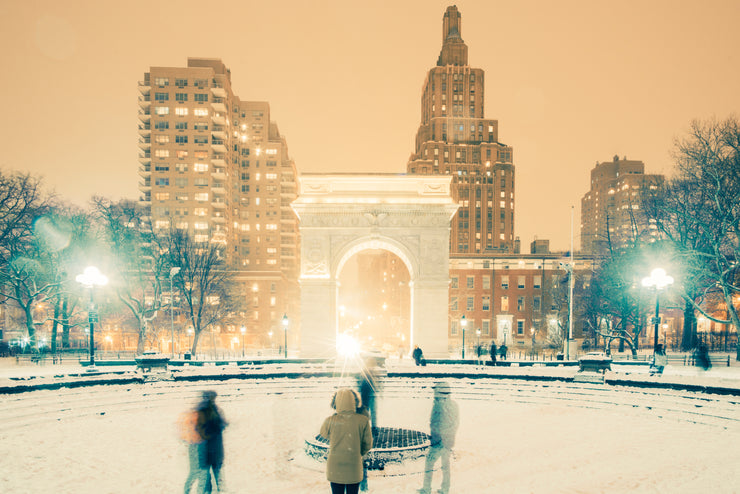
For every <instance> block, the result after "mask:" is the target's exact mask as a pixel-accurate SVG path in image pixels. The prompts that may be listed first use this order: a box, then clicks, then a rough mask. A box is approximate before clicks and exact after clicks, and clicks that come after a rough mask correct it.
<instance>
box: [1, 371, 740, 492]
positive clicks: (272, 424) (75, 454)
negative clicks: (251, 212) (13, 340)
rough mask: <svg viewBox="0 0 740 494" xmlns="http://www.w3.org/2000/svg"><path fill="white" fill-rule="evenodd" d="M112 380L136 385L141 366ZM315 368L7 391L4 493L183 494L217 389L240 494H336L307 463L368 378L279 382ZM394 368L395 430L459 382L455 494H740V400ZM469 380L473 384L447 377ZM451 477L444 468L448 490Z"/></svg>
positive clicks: (22, 374) (711, 377)
mask: <svg viewBox="0 0 740 494" xmlns="http://www.w3.org/2000/svg"><path fill="white" fill-rule="evenodd" d="M107 370H110V371H114V372H124V374H122V375H117V376H118V377H122V376H126V375H135V373H134V372H133V369H126V368H115V367H112V368H108V369H107ZM310 370H316V369H315V368H314V369H307V368H306V367H305V366H300V365H297V364H292V365H291V364H288V365H282V366H279V365H272V366H264V367H262V368H255V369H240V368H238V367H236V366H228V368H226V369H225V368H195V367H193V368H189V369H185V370H181V371H180V370H178V371H176V372H177V373H178V374H179V375H192V376H201V375H207V374H212V375H213V377H218V376H221V375H223V373H224V372H227V373H230V374H231V373H248V374H249V375H250V376H255V377H254V378H250V379H227V380H223V381H222V380H215V379H214V380H210V381H195V382H183V381H177V382H173V381H154V382H146V383H143V384H140V383H131V384H125V385H101V386H88V387H80V388H62V389H58V390H40V391H31V392H25V393H17V394H4V395H0V424H2V430H1V431H0V457H1V458H2V459H3V461H2V468H0V492H3V493H5V492H8V493H16V492H18V493H36V492H44V493H51V492H53V493H130V492H147V493H170V492H172V493H175V492H182V485H183V482H184V480H185V477H186V475H187V458H186V448H185V446H184V445H183V444H182V443H181V442H180V441H179V439H178V437H177V430H176V420H177V417H178V415H179V414H180V413H181V412H182V411H184V410H185V409H187V408H188V407H190V406H191V405H193V404H194V403H195V401H196V400H197V398H198V396H199V394H200V392H201V391H202V390H205V389H214V390H216V391H217V392H218V394H219V397H218V399H217V403H219V405H220V406H221V408H222V409H223V412H224V415H225V417H226V419H227V420H228V421H229V427H228V428H227V429H226V432H225V447H226V462H225V466H224V472H223V473H224V479H225V481H226V488H227V491H228V492H230V493H272V492H295V493H323V492H327V493H328V492H329V487H328V483H327V482H326V480H325V477H324V466H323V464H321V463H319V462H316V461H315V460H313V459H311V458H309V457H307V456H306V455H305V454H304V452H303V448H304V441H305V439H307V438H309V437H312V436H314V435H315V434H316V433H317V432H318V428H319V426H320V424H321V422H322V420H323V419H324V417H326V416H327V415H329V414H330V413H331V409H330V408H329V400H330V398H331V395H332V393H333V390H334V389H336V388H337V387H338V386H340V385H347V384H353V383H354V380H353V378H352V377H349V376H348V377H342V376H341V371H338V372H337V375H336V377H326V376H323V377H311V376H310V375H309V373H308V372H307V377H281V378H275V377H269V374H270V373H273V372H289V371H295V372H303V371H310ZM324 370H325V369H324ZM394 370H399V371H403V372H408V373H411V374H415V373H418V376H417V375H412V376H410V377H404V378H393V377H390V378H387V379H386V380H385V381H384V387H383V392H382V395H381V400H380V402H379V423H380V425H384V426H390V427H404V428H412V429H418V430H422V431H428V429H429V412H430V409H431V404H432V391H431V388H432V386H433V385H434V384H435V383H436V382H438V381H439V380H445V381H448V382H450V384H451V386H452V389H453V399H454V400H456V401H457V402H458V404H459V405H460V412H461V425H460V430H459V432H458V435H457V443H456V447H455V453H454V458H453V463H452V489H451V492H453V493H467V492H503V493H520V492H521V493H530V492H532V493H551V492H562V493H599V492H608V493H611V492H650V493H653V492H656V493H663V492H664V493H682V492H692V493H693V492H712V493H725V492H727V493H731V492H740V473H739V472H740V471H739V470H738V468H737V459H738V453H740V405H739V404H740V397H738V396H735V395H731V394H730V395H724V394H713V393H696V392H690V391H679V390H672V389H662V388H639V387H633V386H621V385H604V384H585V383H581V384H579V383H573V382H568V381H558V380H553V381H538V380H531V379H530V380H528V379H527V378H528V377H534V376H549V377H571V376H573V375H574V374H575V372H576V368H573V367H522V368H516V367H509V368H502V367H497V368H495V369H492V368H485V369H475V368H472V367H470V366H465V367H462V366H455V367H452V366H441V365H440V366H427V367H425V368H416V367H413V366H410V365H409V364H408V363H400V364H399V363H397V362H389V371H390V372H391V375H393V371H394ZM453 372H455V373H459V372H466V373H468V374H469V376H468V377H461V378H453V377H444V375H445V374H450V373H453ZM428 373H434V374H435V375H436V377H428V376H427V374H428ZM488 374H493V375H495V376H496V377H497V378H488V377H487V375H488ZM77 375H82V376H83V377H77ZM504 375H505V376H507V378H500V377H501V376H504ZM55 376H57V377H55ZM108 377H110V376H108ZM82 378H84V379H90V378H91V377H90V376H89V375H88V373H86V372H85V371H84V370H82V369H81V368H80V367H78V366H73V365H70V366H51V365H47V366H35V365H26V366H22V365H21V366H19V365H16V364H15V362H14V361H2V362H0V386H13V385H18V384H24V383H25V384H29V383H50V382H74V381H76V380H79V379H82ZM98 378H99V379H105V378H106V375H105V374H103V375H101V376H100V377H98ZM607 378H608V379H616V380H639V381H656V382H675V383H679V384H684V385H687V384H688V385H698V386H708V385H710V386H711V385H716V386H719V387H721V388H735V389H740V367H737V366H733V367H729V368H728V367H720V366H715V367H714V368H713V369H712V370H710V371H709V372H704V371H699V370H697V369H696V368H693V367H683V366H669V367H668V368H667V369H666V374H665V375H663V376H660V377H656V376H649V375H648V374H647V369H646V368H645V367H640V366H622V365H613V371H611V372H607ZM437 466H439V465H437ZM423 469H424V462H423V459H421V460H417V461H413V462H408V463H405V464H403V465H391V466H389V467H387V468H386V469H385V471H378V472H371V473H370V479H369V485H370V492H373V493H384V494H385V493H413V492H416V490H417V489H418V488H419V487H421V483H422V476H423ZM440 481H441V472H439V471H436V472H435V477H434V487H435V488H436V487H437V486H438V485H439V482H440Z"/></svg>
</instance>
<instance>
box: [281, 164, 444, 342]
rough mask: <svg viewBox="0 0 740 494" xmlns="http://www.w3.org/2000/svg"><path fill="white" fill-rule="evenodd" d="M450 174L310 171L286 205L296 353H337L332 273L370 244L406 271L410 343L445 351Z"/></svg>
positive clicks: (335, 281) (335, 292) (335, 287)
mask: <svg viewBox="0 0 740 494" xmlns="http://www.w3.org/2000/svg"><path fill="white" fill-rule="evenodd" d="M450 182H451V178H450V177H445V176H413V175H391V174H372V175H360V174H310V175H302V176H301V177H300V178H299V184H300V191H299V195H298V198H297V199H296V200H295V201H294V202H293V203H292V207H293V210H294V211H295V212H296V214H297V215H298V218H299V228H300V233H301V269H300V276H299V283H300V286H301V314H300V331H301V355H302V356H304V357H332V356H335V355H336V338H337V328H338V311H337V308H338V307H337V298H338V279H337V277H338V275H339V273H340V272H341V269H342V267H343V266H344V264H345V263H346V262H347V260H348V259H349V258H351V257H352V256H353V255H354V254H356V253H358V252H360V251H362V250H366V249H369V248H375V247H374V246H377V248H380V249H383V250H387V251H389V252H392V253H394V254H396V255H397V256H398V257H399V258H400V259H401V260H402V261H403V262H404V263H405V264H406V267H407V269H408V271H409V275H410V282H409V286H410V287H411V290H410V292H411V307H410V314H411V316H410V318H411V328H410V330H411V335H412V342H411V343H412V344H413V343H418V344H419V345H420V346H421V347H422V349H423V350H424V353H425V354H426V355H428V356H436V355H440V356H441V355H446V354H447V334H448V327H447V305H448V288H449V236H450V220H451V219H452V216H453V215H454V213H455V211H456V210H457V204H455V203H454V202H453V201H452V198H451V196H450Z"/></svg>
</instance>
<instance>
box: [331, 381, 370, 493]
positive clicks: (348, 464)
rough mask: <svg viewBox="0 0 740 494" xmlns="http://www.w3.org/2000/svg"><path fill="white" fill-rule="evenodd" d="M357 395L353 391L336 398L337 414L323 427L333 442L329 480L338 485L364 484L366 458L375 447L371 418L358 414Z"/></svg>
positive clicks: (339, 394)
mask: <svg viewBox="0 0 740 494" xmlns="http://www.w3.org/2000/svg"><path fill="white" fill-rule="evenodd" d="M356 396H357V395H356V394H355V393H354V392H353V391H352V390H351V389H349V388H342V389H339V390H338V391H337V392H336V394H335V395H334V400H333V406H334V409H335V410H336V413H335V414H334V415H332V416H330V417H328V418H327V419H326V420H324V423H323V424H322V425H321V431H320V432H319V433H320V434H321V436H322V437H325V438H326V439H328V440H329V457H328V458H327V460H326V479H327V480H328V481H329V482H334V483H337V484H357V483H359V482H361V481H362V457H363V456H364V455H365V454H366V453H367V452H368V451H370V448H372V447H373V435H372V430H371V428H370V421H369V420H368V418H367V416H365V415H361V414H359V413H357V407H358V405H359V403H357V398H356Z"/></svg>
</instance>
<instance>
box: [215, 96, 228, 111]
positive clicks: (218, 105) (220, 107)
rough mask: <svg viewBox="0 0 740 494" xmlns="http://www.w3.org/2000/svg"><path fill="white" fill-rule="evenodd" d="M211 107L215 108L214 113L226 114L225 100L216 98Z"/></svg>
mask: <svg viewBox="0 0 740 494" xmlns="http://www.w3.org/2000/svg"><path fill="white" fill-rule="evenodd" d="M211 107H212V108H213V111H215V112H218V113H226V105H225V104H224V99H223V98H216V99H214V100H213V102H212V103H211Z"/></svg>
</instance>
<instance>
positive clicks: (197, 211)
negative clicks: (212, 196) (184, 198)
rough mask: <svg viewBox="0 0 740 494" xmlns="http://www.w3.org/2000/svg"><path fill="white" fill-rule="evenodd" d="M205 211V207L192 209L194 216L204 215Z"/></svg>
mask: <svg viewBox="0 0 740 494" xmlns="http://www.w3.org/2000/svg"><path fill="white" fill-rule="evenodd" d="M206 213H207V210H206V208H195V209H193V214H194V215H195V216H205V215H206Z"/></svg>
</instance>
